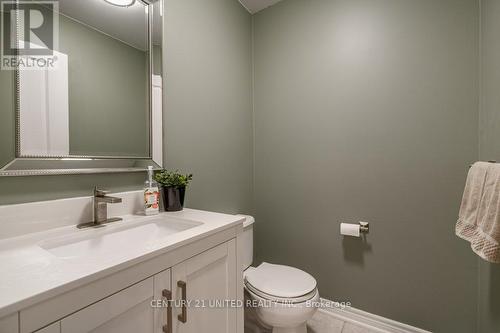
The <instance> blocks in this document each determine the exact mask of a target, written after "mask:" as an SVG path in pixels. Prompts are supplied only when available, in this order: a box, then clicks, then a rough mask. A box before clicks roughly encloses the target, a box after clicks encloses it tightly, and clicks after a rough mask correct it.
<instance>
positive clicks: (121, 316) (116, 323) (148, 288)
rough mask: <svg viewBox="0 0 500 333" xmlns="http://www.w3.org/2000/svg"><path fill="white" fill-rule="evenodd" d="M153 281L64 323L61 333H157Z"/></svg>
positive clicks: (111, 297) (64, 320)
mask: <svg viewBox="0 0 500 333" xmlns="http://www.w3.org/2000/svg"><path fill="white" fill-rule="evenodd" d="M153 292H154V289H153V278H149V279H147V280H144V281H142V282H139V283H137V284H135V285H133V286H131V287H129V288H127V289H125V290H123V291H120V292H118V293H116V294H114V295H111V296H109V297H107V298H105V299H103V300H102V301H99V302H97V303H95V304H93V305H90V306H88V307H86V308H84V309H83V310H80V311H78V312H76V313H74V314H72V315H70V316H68V317H66V318H64V319H63V320H61V333H88V332H92V333H139V332H140V333H153V332H154V311H155V310H154V308H153V307H152V306H151V301H152V300H153Z"/></svg>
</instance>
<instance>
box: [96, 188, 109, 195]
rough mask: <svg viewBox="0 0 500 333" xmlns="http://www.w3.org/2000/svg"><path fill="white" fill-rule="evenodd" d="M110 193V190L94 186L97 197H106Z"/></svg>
mask: <svg viewBox="0 0 500 333" xmlns="http://www.w3.org/2000/svg"><path fill="white" fill-rule="evenodd" d="M108 194H109V191H108V190H103V189H99V188H97V186H96V187H94V196H95V197H105V196H106V195H108Z"/></svg>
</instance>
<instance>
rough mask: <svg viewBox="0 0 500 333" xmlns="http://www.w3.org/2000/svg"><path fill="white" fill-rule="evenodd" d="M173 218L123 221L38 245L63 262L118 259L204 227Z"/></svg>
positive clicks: (194, 222)
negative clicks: (64, 260)
mask: <svg viewBox="0 0 500 333" xmlns="http://www.w3.org/2000/svg"><path fill="white" fill-rule="evenodd" d="M202 224H203V223H201V222H196V221H190V220H183V219H177V218H172V217H153V218H146V219H145V220H141V222H133V221H126V222H119V223H117V224H116V225H107V226H106V227H103V228H98V229H89V230H85V231H77V232H75V233H73V234H72V235H68V236H65V237H58V238H56V239H49V240H46V241H43V242H41V243H39V244H38V245H39V246H40V247H41V248H42V249H44V250H46V251H48V252H49V253H51V254H52V255H54V256H56V257H58V258H61V259H75V258H78V259H83V258H86V257H92V258H103V257H116V256H119V255H120V254H122V253H124V252H128V251H130V250H131V248H137V247H141V248H148V247H150V246H153V245H154V244H155V243H156V242H158V240H160V239H163V238H165V237H168V236H172V235H174V234H177V233H179V232H182V231H185V230H188V229H191V228H194V227H197V226H200V225H202Z"/></svg>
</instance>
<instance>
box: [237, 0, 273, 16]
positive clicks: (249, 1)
mask: <svg viewBox="0 0 500 333" xmlns="http://www.w3.org/2000/svg"><path fill="white" fill-rule="evenodd" d="M239 1H240V2H241V4H242V5H243V6H244V7H245V8H246V9H247V10H248V11H249V12H250V13H251V14H255V13H257V12H258V11H261V10H262V9H264V8H267V7H269V6H272V5H274V4H275V3H278V2H280V1H281V0H239Z"/></svg>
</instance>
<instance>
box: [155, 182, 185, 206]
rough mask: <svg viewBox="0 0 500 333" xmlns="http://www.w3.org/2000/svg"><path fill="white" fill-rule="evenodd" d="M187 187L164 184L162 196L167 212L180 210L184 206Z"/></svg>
mask: <svg viewBox="0 0 500 333" xmlns="http://www.w3.org/2000/svg"><path fill="white" fill-rule="evenodd" d="M185 194H186V187H185V186H182V187H174V186H169V187H165V186H162V188H161V196H162V198H163V207H164V208H165V211H167V212H178V211H181V210H182V209H183V208H184V195H185Z"/></svg>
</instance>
